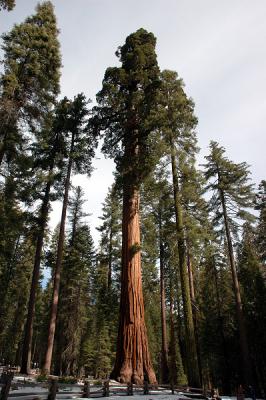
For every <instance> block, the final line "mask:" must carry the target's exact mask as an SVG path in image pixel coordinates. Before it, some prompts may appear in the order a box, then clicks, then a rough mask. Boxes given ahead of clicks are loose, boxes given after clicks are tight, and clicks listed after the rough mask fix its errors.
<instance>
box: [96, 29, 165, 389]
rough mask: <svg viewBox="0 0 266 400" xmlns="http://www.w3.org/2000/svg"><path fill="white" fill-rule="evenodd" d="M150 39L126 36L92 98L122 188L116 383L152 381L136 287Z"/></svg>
mask: <svg viewBox="0 0 266 400" xmlns="http://www.w3.org/2000/svg"><path fill="white" fill-rule="evenodd" d="M154 48H155V38H154V36H153V35H152V34H151V33H148V32H147V31H145V30H144V29H139V30H138V31H137V32H135V33H133V34H131V35H130V36H128V37H127V39H126V43H125V45H123V46H122V47H121V48H119V50H118V52H117V55H118V56H119V58H120V61H121V62H122V67H117V68H116V67H115V68H108V69H107V70H106V73H105V77H104V80H103V88H102V90H101V91H100V92H99V93H98V95H97V100H98V104H99V105H98V107H97V108H96V109H95V117H94V124H95V125H96V127H98V128H99V129H103V130H104V132H105V142H104V147H103V150H104V152H105V153H107V154H109V155H110V156H112V157H114V159H115V162H116V164H117V168H118V171H119V172H120V174H121V177H122V185H123V219H122V221H123V222H122V223H123V226H122V232H123V239H122V240H123V244H122V279H121V283H122V287H121V301H120V322H119V332H118V340H117V355H116V362H115V366H114V369H113V372H112V374H111V376H112V377H113V378H115V379H118V380H119V381H121V382H134V383H142V382H143V380H144V378H145V377H146V378H147V379H148V380H149V381H150V382H155V381H156V377H155V374H154V371H153V368H152V365H151V360H150V355H149V350H148V343H147V333H146V327H145V321H144V304H143V294H142V284H141V257H140V228H139V188H140V184H141V182H142V180H143V178H144V177H145V176H146V175H147V173H148V171H149V169H150V163H151V158H150V157H149V155H150V149H151V147H150V142H151V135H150V133H151V132H152V130H153V128H154V126H153V122H154V118H153V111H154V107H155V104H156V95H157V88H158V85H159V68H158V66H157V61H156V54H155V50H154Z"/></svg>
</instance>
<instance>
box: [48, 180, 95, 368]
mask: <svg viewBox="0 0 266 400" xmlns="http://www.w3.org/2000/svg"><path fill="white" fill-rule="evenodd" d="M82 196H83V193H82V189H81V188H80V187H79V186H78V187H77V188H75V190H74V197H73V198H72V199H71V202H70V207H69V211H70V215H69V221H70V232H69V237H68V243H67V245H66V249H65V257H64V261H63V268H62V282H61V287H60V296H59V309H58V320H57V335H56V366H55V369H56V373H57V374H60V375H77V374H78V370H79V367H80V363H79V357H80V350H81V340H82V337H83V335H84V333H85V329H86V324H87V308H88V305H89V290H88V286H89V281H90V279H91V272H92V269H93V268H94V252H93V241H92V238H91V235H90V231H89V228H88V226H87V225H86V224H85V223H84V216H85V215H86V214H84V213H83V210H82V204H83V203H84V201H83V199H82Z"/></svg>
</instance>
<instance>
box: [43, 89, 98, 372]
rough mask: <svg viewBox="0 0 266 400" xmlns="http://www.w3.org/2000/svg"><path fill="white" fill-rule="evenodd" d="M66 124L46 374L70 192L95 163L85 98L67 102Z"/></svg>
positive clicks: (45, 365) (65, 100) (51, 349)
mask: <svg viewBox="0 0 266 400" xmlns="http://www.w3.org/2000/svg"><path fill="white" fill-rule="evenodd" d="M63 101H64V103H65V124H64V126H63V128H62V132H64V134H65V135H66V137H67V139H68V148H67V161H66V175H65V180H64V198H63V206H62V214H61V222H60V231H59V238H58V247H57V257H56V265H55V273H54V285H53V296H52V305H51V317H50V323H49V328H48V340H47V350H46V355H45V362H44V366H43V371H44V373H46V374H49V373H50V369H51V362H52V353H53V345H54V335H55V328H56V318H57V309H58V298H59V287H60V276H61V265H62V259H63V246H64V238H65V222H66V213H67V206H68V197H69V189H70V185H71V173H72V170H73V171H74V172H76V173H83V174H84V173H86V174H87V175H90V173H91V168H92V167H91V162H92V158H93V156H94V149H95V147H96V140H95V138H94V137H93V136H92V135H91V132H90V130H89V129H88V121H87V116H88V109H87V101H86V98H85V96H84V95H83V94H79V95H77V96H76V97H75V98H74V100H73V101H70V100H68V99H67V98H65V99H64V100H63Z"/></svg>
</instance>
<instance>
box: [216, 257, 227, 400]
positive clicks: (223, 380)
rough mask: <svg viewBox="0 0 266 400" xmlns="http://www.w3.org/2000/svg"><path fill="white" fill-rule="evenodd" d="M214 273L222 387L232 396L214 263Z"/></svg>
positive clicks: (220, 302)
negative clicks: (221, 350) (221, 362)
mask: <svg viewBox="0 0 266 400" xmlns="http://www.w3.org/2000/svg"><path fill="white" fill-rule="evenodd" d="M213 271H214V280H215V291H216V301H217V309H218V310H217V311H218V320H219V331H220V334H221V339H222V347H223V355H224V376H223V378H222V386H223V392H224V393H225V394H230V393H231V367H230V363H229V353H228V350H227V344H226V339H225V334H224V323H223V317H222V313H221V306H222V299H221V296H220V292H219V283H218V272H217V269H216V266H215V263H213Z"/></svg>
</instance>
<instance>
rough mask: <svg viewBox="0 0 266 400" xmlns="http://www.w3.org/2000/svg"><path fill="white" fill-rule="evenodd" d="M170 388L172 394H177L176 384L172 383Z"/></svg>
mask: <svg viewBox="0 0 266 400" xmlns="http://www.w3.org/2000/svg"><path fill="white" fill-rule="evenodd" d="M170 387H171V391H172V394H175V384H174V382H173V381H171V384H170Z"/></svg>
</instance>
